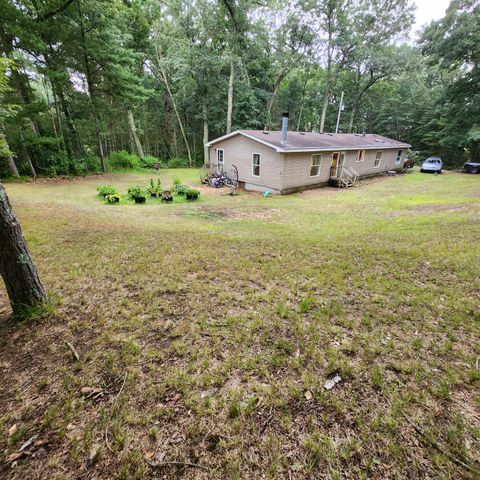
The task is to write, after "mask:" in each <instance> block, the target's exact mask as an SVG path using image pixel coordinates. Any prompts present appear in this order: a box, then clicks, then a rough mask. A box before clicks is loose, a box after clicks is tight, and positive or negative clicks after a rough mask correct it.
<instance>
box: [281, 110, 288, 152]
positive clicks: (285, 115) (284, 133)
mask: <svg viewBox="0 0 480 480" xmlns="http://www.w3.org/2000/svg"><path fill="white" fill-rule="evenodd" d="M287 132H288V113H282V142H281V143H282V145H285V144H286V143H287Z"/></svg>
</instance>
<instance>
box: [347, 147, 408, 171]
mask: <svg viewBox="0 0 480 480" xmlns="http://www.w3.org/2000/svg"><path fill="white" fill-rule="evenodd" d="M399 150H400V149H399V148H397V149H380V148H379V149H378V150H365V160H364V161H363V162H356V161H355V160H356V158H357V151H356V150H355V151H349V152H346V153H347V155H346V157H345V165H346V166H348V167H352V168H353V169H354V170H355V171H356V172H357V173H358V174H359V175H360V176H361V177H363V176H367V175H375V174H379V173H384V172H386V171H388V170H400V169H401V168H402V163H403V162H400V165H395V160H396V159H397V155H398V151H399ZM377 152H382V158H381V160H380V165H379V166H378V167H374V165H375V158H376V156H377ZM403 157H404V152H403V151H402V158H403Z"/></svg>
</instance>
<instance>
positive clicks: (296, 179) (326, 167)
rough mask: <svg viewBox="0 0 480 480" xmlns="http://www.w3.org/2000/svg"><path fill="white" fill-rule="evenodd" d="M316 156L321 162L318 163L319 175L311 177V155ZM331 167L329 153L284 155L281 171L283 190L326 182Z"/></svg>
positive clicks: (330, 155)
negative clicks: (320, 157) (320, 158)
mask: <svg viewBox="0 0 480 480" xmlns="http://www.w3.org/2000/svg"><path fill="white" fill-rule="evenodd" d="M316 154H321V155H322V160H321V161H320V174H319V175H318V176H314V177H311V176H310V167H311V165H312V155H316ZM331 165H332V154H331V153H323V152H312V153H310V152H309V153H286V154H285V165H284V169H283V188H284V189H285V188H294V187H302V186H304V185H314V184H316V183H325V182H328V180H329V179H330V166H331Z"/></svg>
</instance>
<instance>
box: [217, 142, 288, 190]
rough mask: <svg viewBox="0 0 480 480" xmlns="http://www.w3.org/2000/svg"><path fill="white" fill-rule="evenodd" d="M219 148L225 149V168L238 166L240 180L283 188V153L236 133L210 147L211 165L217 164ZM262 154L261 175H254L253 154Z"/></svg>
mask: <svg viewBox="0 0 480 480" xmlns="http://www.w3.org/2000/svg"><path fill="white" fill-rule="evenodd" d="M217 149H221V150H223V161H224V167H223V168H224V169H225V171H228V170H229V169H230V168H231V166H232V164H234V165H236V166H237V169H238V180H239V181H240V182H245V183H249V184H254V185H259V186H261V187H265V188H272V189H278V190H281V189H282V178H283V154H282V153H278V152H276V151H275V149H273V148H271V147H267V146H266V145H263V144H261V143H259V142H256V141H255V140H251V139H249V138H246V137H243V136H242V135H235V136H233V137H230V138H227V139H225V140H224V141H222V142H218V143H215V144H214V145H212V146H211V147H210V165H211V167H213V166H215V164H216V158H217ZM254 153H259V154H260V176H258V177H257V176H255V175H253V168H252V162H253V154H254Z"/></svg>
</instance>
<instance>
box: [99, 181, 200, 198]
mask: <svg viewBox="0 0 480 480" xmlns="http://www.w3.org/2000/svg"><path fill="white" fill-rule="evenodd" d="M97 192H98V193H97V196H99V197H102V198H103V199H104V200H105V201H106V202H107V203H119V202H120V200H121V196H120V194H119V193H118V192H117V190H116V189H115V188H114V187H112V186H110V185H104V186H101V187H98V188H97ZM172 192H173V193H172ZM174 195H175V196H176V197H183V198H185V200H186V201H188V202H194V201H196V200H198V197H199V196H200V192H199V191H198V190H196V189H194V188H190V187H189V186H187V185H184V184H183V183H181V181H180V179H178V178H175V179H174V181H173V185H172V187H171V188H169V189H165V190H163V189H162V183H161V181H160V178H157V181H155V180H154V179H153V178H151V179H150V182H149V185H148V187H147V188H145V189H143V188H142V187H140V186H138V185H135V186H132V187H129V188H128V190H127V195H126V196H127V198H128V199H129V200H133V201H134V202H135V203H146V201H147V196H150V197H151V198H159V199H160V200H161V201H162V202H164V203H172V202H173V200H174Z"/></svg>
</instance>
